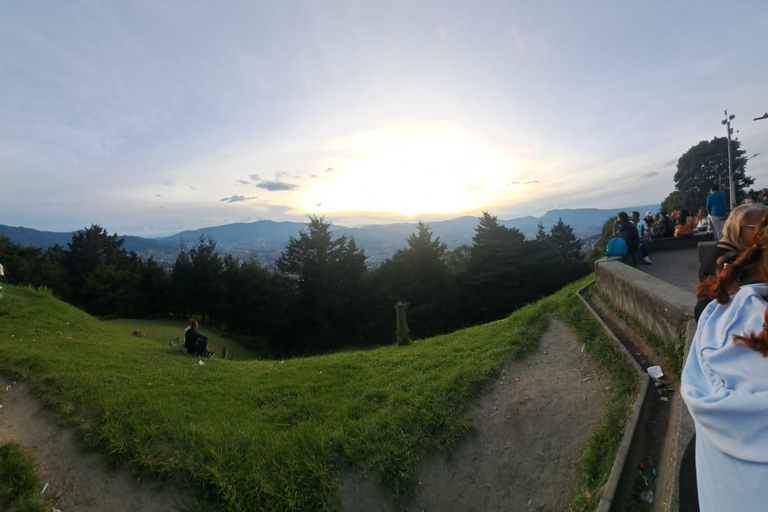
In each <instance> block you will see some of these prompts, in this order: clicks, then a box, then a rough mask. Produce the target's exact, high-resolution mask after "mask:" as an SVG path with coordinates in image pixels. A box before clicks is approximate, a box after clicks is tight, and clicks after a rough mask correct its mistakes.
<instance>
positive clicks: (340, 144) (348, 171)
mask: <svg viewBox="0 0 768 512" xmlns="http://www.w3.org/2000/svg"><path fill="white" fill-rule="evenodd" d="M324 149H325V150H327V151H328V153H329V154H330V155H333V156H332V157H330V158H328V159H327V160H325V161H324V162H323V166H324V167H325V166H326V165H327V167H328V170H327V171H326V172H325V173H324V175H323V176H321V179H319V180H317V181H318V182H317V184H315V185H313V186H309V187H307V188H306V189H305V192H304V194H303V195H302V197H301V200H300V201H301V203H300V204H301V207H302V208H303V209H304V211H307V212H317V213H340V212H376V213H389V214H396V215H404V216H408V217H413V216H417V215H424V214H453V213H459V212H469V211H477V210H479V209H481V208H483V207H486V206H487V205H490V204H494V203H498V202H501V201H510V200H513V199H514V198H515V197H519V196H520V195H521V194H522V193H524V190H522V189H521V187H520V186H519V185H517V182H518V181H526V180H525V176H524V175H525V173H526V171H527V167H528V165H527V163H526V162H523V161H522V160H520V159H518V158H515V157H514V156H513V155H510V154H509V153H508V152H506V151H505V150H503V149H501V148H499V147H494V146H493V145H491V144H489V143H488V142H486V141H484V140H482V139H481V138H480V137H478V136H476V135H474V134H473V133H471V132H469V131H467V130H463V129H459V128H453V127H446V126H444V125H436V124H426V125H425V124H418V125H404V126H399V127H397V128H392V129H386V130H378V131H374V132H368V133H364V134H360V135H356V136H353V137H349V138H345V139H342V140H339V141H336V142H335V143H333V144H332V145H331V146H330V147H328V148H324Z"/></svg>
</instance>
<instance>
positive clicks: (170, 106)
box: [0, 0, 768, 236]
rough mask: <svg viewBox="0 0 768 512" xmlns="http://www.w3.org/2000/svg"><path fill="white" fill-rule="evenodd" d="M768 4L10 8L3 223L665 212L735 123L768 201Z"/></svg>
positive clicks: (20, 4)
mask: <svg viewBox="0 0 768 512" xmlns="http://www.w3.org/2000/svg"><path fill="white" fill-rule="evenodd" d="M767 6H768V4H766V3H765V2H761V1H755V2H733V3H732V4H728V3H723V2H693V1H689V2H682V1H680V2H668V1H666V2H615V1H605V2H596V1H590V2H565V1H560V2H548V1H539V2H515V1H509V0H504V1H498V2H497V1H476V2H469V1H462V2H450V1H445V0H441V1H418V2H414V1H412V0H410V1H403V2H398V1H389V2H381V1H370V2H362V1H354V2H353V1H350V2H341V1H305V2H301V1H296V2H294V1H279V2H278V1H275V2H258V1H248V2H192V1H180V2H172V1H161V2H158V1H145V2H144V1H142V2H122V1H121V2H117V1H114V2H108V1H101V0H99V1H92V2H77V1H66V2H62V1H50V2H44V1H12V2H11V1H8V2H3V3H2V4H0V180H1V182H2V186H1V187H0V190H2V192H1V193H0V199H1V200H0V224H7V225H13V226H18V225H23V226H26V227H33V228H37V229H43V230H55V231H70V230H74V229H78V228H81V227H83V226H86V225H90V224H91V223H99V224H101V225H103V226H104V227H106V228H107V229H109V230H110V231H117V232H119V233H125V234H138V235H143V236H154V235H160V234H170V233H174V232H177V231H180V230H183V229H190V228H199V227H203V226H211V225H219V224H225V223H229V222H240V221H253V220H259V219H272V220H298V221H303V220H305V219H306V215H307V214H310V213H316V214H323V215H326V216H327V218H328V219H330V220H332V221H334V222H336V223H339V224H345V225H350V226H351V225H360V224H370V223H379V222H393V221H401V220H411V219H425V220H429V219H443V218H451V217H456V216H459V215H464V214H470V215H476V214H478V213H479V212H480V211H482V210H484V209H486V210H490V211H491V212H492V213H494V214H497V215H499V216H500V217H501V218H512V217H517V216H522V215H527V214H533V215H540V214H543V213H544V212H546V211H547V210H550V209H553V208H555V207H563V208H580V207H600V208H609V207H619V206H629V205H639V204H650V203H654V202H660V201H661V200H662V199H663V198H664V197H665V196H666V195H667V194H668V193H669V192H670V191H671V190H672V188H673V180H672V176H673V174H674V170H675V165H676V162H677V159H678V157H679V156H680V155H681V154H682V153H683V152H685V151H686V150H687V149H688V148H689V147H690V146H692V145H694V144H696V143H697V142H699V141H701V140H704V139H711V138H712V137H713V136H722V135H725V128H723V127H722V126H721V125H720V120H721V119H722V118H723V109H726V108H727V109H729V112H731V113H734V114H736V116H737V117H736V119H735V121H734V128H735V129H736V130H739V133H738V136H739V139H740V140H741V141H742V143H743V145H744V148H745V149H746V150H747V151H748V153H749V154H750V155H751V154H753V153H757V152H759V153H762V155H761V156H758V157H757V158H755V159H754V160H752V161H750V163H749V165H748V166H747V173H748V174H749V175H751V176H753V177H754V178H756V179H757V185H758V186H768V120H765V121H757V122H753V121H752V118H754V117H757V116H759V115H762V114H763V113H764V112H766V111H768V30H766V25H765V22H766V19H768V7H767Z"/></svg>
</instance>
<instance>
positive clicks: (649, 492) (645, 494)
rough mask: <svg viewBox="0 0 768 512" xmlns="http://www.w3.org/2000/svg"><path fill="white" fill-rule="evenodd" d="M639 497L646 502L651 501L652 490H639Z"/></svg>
mask: <svg viewBox="0 0 768 512" xmlns="http://www.w3.org/2000/svg"><path fill="white" fill-rule="evenodd" d="M640 499H641V500H643V501H645V502H648V503H653V491H652V490H650V489H648V490H647V491H643V492H641V493H640Z"/></svg>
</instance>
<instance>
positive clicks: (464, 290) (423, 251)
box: [0, 212, 589, 356]
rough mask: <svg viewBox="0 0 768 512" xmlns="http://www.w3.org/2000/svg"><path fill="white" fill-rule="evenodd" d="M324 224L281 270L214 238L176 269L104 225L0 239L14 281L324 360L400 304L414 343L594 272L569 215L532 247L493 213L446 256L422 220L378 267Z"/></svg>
mask: <svg viewBox="0 0 768 512" xmlns="http://www.w3.org/2000/svg"><path fill="white" fill-rule="evenodd" d="M365 260H366V256H365V253H364V251H362V250H361V249H360V248H359V247H358V246H357V245H356V243H355V241H354V239H349V238H347V237H346V236H340V237H335V236H334V235H333V231H332V226H331V224H330V223H328V222H326V221H325V219H323V218H319V217H310V219H309V222H308V224H307V229H306V230H303V231H301V233H300V235H299V236H298V237H295V238H294V237H291V239H290V241H289V242H288V244H287V245H286V247H285V250H284V251H283V252H282V254H281V257H280V258H279V259H278V260H277V265H276V266H277V271H273V270H270V269H267V268H264V267H262V266H261V265H259V264H258V263H256V261H255V260H246V261H239V260H237V259H235V258H233V257H232V256H230V255H223V254H222V253H221V252H220V251H219V250H218V249H217V247H216V242H215V241H213V240H211V239H204V238H202V237H201V238H200V240H199V241H198V243H197V245H195V246H193V247H191V248H186V247H183V246H182V247H181V248H180V252H179V254H178V256H177V257H176V259H175V261H174V262H173V265H172V268H171V270H170V271H167V270H165V269H164V268H163V267H162V266H161V265H160V264H159V263H158V262H157V261H155V259H154V258H152V257H149V258H146V259H144V258H141V257H139V256H138V255H137V254H136V253H134V252H128V251H126V250H125V248H124V247H123V241H122V240H120V239H118V237H117V235H116V234H114V235H109V234H108V233H107V231H106V230H105V229H104V228H102V227H101V226H99V225H92V226H91V227H90V228H87V229H84V230H82V231H78V232H75V233H74V234H73V235H72V239H71V241H70V242H69V243H68V244H67V247H66V248H64V247H61V246H58V245H56V246H53V247H51V248H49V249H47V250H41V249H36V248H32V247H22V246H20V245H18V244H14V243H12V242H11V241H10V240H9V239H8V238H5V237H0V262H2V263H3V264H5V265H6V275H7V279H8V280H9V281H10V282H11V283H18V284H23V283H27V284H31V285H33V286H36V287H40V286H45V287H48V288H50V289H52V290H53V291H54V293H55V294H56V295H57V296H59V297H60V298H62V299H63V300H65V301H67V302H70V303H72V304H74V305H76V306H78V307H81V308H83V309H84V310H86V311H88V312H89V313H92V314H94V315H100V316H119V317H126V318H153V317H155V318H157V317H168V316H175V317H180V318H187V317H190V316H196V317H198V318H199V319H200V320H202V321H203V322H205V323H207V324H209V325H214V326H217V327H219V328H221V329H223V330H225V331H226V332H228V333H230V334H233V335H239V336H240V337H241V338H242V339H243V340H245V341H246V342H247V343H249V344H250V345H251V346H252V348H254V349H257V350H259V351H260V352H261V353H262V354H264V355H265V356H266V355H271V356H285V355H296V354H310V353H320V352H326V351H329V350H334V349H338V348H342V347H348V346H360V345H375V344H382V343H388V342H391V341H393V339H394V326H395V311H394V305H395V303H396V302H398V301H406V302H407V303H408V304H409V306H408V322H409V327H410V331H411V334H412V336H413V337H415V338H422V337H428V336H432V335H436V334H440V333H445V332H450V331H452V330H455V329H458V328H461V327H464V326H469V325H474V324H478V323H482V322H487V321H491V320H495V319H499V318H502V317H504V316H506V315H508V314H509V313H511V312H512V311H513V310H515V309H517V308H519V307H522V306H523V305H525V304H527V303H529V302H531V301H534V300H536V299H538V298H541V297H543V296H545V295H548V294H550V293H552V292H554V291H555V290H557V289H559V288H560V287H562V286H563V285H565V284H567V283H569V282H571V281H573V280H574V279H577V278H579V277H581V276H583V275H585V274H586V273H588V272H589V267H588V265H587V264H586V263H585V261H584V258H583V255H582V247H581V242H580V241H579V240H578V239H577V238H576V237H575V235H574V233H573V230H572V229H571V227H570V226H568V225H567V224H565V223H563V222H562V219H561V220H560V221H559V222H558V223H557V224H556V225H555V226H553V227H552V229H551V230H550V231H549V232H546V231H545V229H544V227H543V226H541V225H540V226H539V230H538V233H537V235H536V237H535V238H534V239H531V240H526V238H525V236H524V235H523V234H522V233H521V232H520V231H519V230H517V229H516V228H508V227H506V226H503V225H501V224H499V222H498V220H497V218H496V216H493V215H491V214H489V213H487V212H484V213H483V216H482V217H481V218H480V219H479V223H478V226H477V228H476V232H475V236H474V238H473V240H472V245H463V246H460V247H457V248H455V249H453V250H450V251H449V250H447V247H446V245H445V244H444V243H443V242H442V241H441V240H440V238H439V237H435V236H434V235H433V234H432V232H431V230H430V229H429V227H428V226H427V225H425V224H423V223H419V224H418V225H417V226H416V229H415V231H414V233H413V234H412V235H411V236H410V237H409V238H408V239H407V247H406V248H404V249H402V250H399V251H398V252H397V253H396V254H394V255H393V256H392V258H390V259H388V260H386V261H385V262H384V263H383V264H382V265H381V266H380V267H378V268H376V269H374V270H368V269H367V268H366V265H365Z"/></svg>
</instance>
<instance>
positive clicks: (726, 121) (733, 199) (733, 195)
mask: <svg viewBox="0 0 768 512" xmlns="http://www.w3.org/2000/svg"><path fill="white" fill-rule="evenodd" d="M735 117H736V116H735V115H734V114H731V115H730V116H729V115H728V111H727V110H726V111H725V119H723V120H722V121H720V124H722V125H725V126H726V129H727V131H728V188H729V189H730V191H731V208H730V209H731V210H732V209H733V207H734V206H736V190H735V189H734V186H733V170H732V168H731V167H732V166H731V133H733V129H732V128H731V121H733V118H735Z"/></svg>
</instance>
